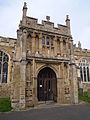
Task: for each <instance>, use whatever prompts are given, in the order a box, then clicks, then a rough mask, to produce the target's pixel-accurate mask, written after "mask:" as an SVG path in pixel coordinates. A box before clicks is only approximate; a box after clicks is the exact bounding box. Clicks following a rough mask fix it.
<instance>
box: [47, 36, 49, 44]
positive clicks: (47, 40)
mask: <svg viewBox="0 0 90 120" xmlns="http://www.w3.org/2000/svg"><path fill="white" fill-rule="evenodd" d="M47 46H49V37H47Z"/></svg>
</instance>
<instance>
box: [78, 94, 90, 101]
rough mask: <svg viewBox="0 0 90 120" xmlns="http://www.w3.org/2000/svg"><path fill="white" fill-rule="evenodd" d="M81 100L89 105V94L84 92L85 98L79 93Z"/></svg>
mask: <svg viewBox="0 0 90 120" xmlns="http://www.w3.org/2000/svg"><path fill="white" fill-rule="evenodd" d="M79 100H82V101H85V102H87V103H90V98H89V97H88V93H87V92H84V93H83V96H81V95H80V93H79Z"/></svg>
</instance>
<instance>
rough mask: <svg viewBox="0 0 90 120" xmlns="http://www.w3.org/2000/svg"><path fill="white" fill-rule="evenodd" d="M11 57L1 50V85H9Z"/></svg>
mask: <svg viewBox="0 0 90 120" xmlns="http://www.w3.org/2000/svg"><path fill="white" fill-rule="evenodd" d="M8 61H9V56H8V55H7V54H6V53H4V52H3V51H1V50H0V83H7V78H8Z"/></svg>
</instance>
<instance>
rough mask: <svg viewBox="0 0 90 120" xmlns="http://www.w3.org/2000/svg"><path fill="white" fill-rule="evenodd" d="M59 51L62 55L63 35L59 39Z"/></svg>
mask: <svg viewBox="0 0 90 120" xmlns="http://www.w3.org/2000/svg"><path fill="white" fill-rule="evenodd" d="M60 51H61V56H63V52H64V51H63V37H61V40H60Z"/></svg>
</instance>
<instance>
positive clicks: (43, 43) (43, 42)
mask: <svg viewBox="0 0 90 120" xmlns="http://www.w3.org/2000/svg"><path fill="white" fill-rule="evenodd" d="M42 45H45V37H44V36H43V38H42Z"/></svg>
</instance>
